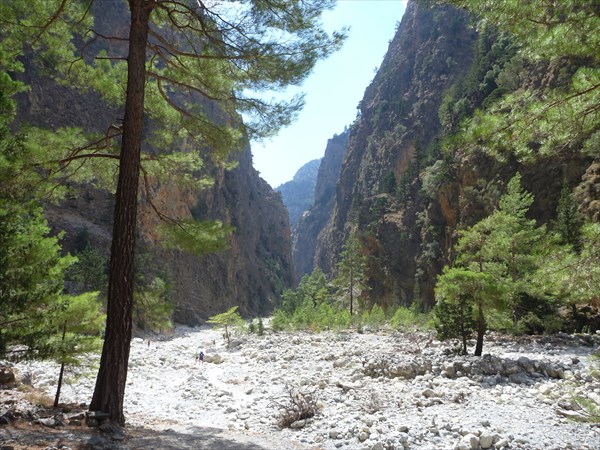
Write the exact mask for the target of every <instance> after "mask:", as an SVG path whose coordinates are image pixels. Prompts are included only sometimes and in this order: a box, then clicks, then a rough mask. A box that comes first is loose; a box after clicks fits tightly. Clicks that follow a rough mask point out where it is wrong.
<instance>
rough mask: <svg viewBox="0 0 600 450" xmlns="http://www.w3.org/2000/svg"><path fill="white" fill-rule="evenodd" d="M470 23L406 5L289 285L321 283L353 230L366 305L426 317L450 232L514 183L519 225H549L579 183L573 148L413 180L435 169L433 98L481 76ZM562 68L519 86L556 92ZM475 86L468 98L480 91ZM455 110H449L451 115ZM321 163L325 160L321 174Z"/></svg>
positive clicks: (580, 164) (463, 164)
mask: <svg viewBox="0 0 600 450" xmlns="http://www.w3.org/2000/svg"><path fill="white" fill-rule="evenodd" d="M473 23H474V22H473V21H472V19H471V18H470V17H469V15H468V14H467V13H466V12H465V11H462V10H457V9H454V8H451V7H449V6H444V7H439V6H434V7H426V6H423V5H422V4H419V3H417V2H409V3H408V6H407V9H406V12H405V14H404V16H403V18H402V21H401V23H400V25H399V27H398V30H397V32H396V35H395V36H394V38H393V39H392V40H391V41H390V45H389V48H388V51H387V54H386V55H385V57H384V60H383V62H382V63H381V66H380V68H379V70H378V72H377V74H376V75H375V77H374V79H373V81H372V82H371V84H370V85H369V86H368V87H367V89H366V91H365V94H364V97H363V99H362V101H361V102H360V103H359V115H358V117H357V119H356V121H355V122H354V123H353V124H352V125H351V126H350V129H349V136H348V143H347V148H346V149H345V151H344V153H343V158H342V159H341V161H340V163H341V166H340V167H339V168H338V169H337V171H338V173H339V176H338V178H337V180H336V181H335V188H333V187H332V186H333V185H334V182H332V181H331V180H329V181H328V183H327V186H328V189H332V193H331V197H330V198H329V199H328V200H327V201H326V202H323V204H324V205H327V206H326V207H319V208H320V209H316V210H315V209H314V208H317V207H318V206H317V205H318V202H319V201H318V193H317V194H316V195H315V207H314V208H313V209H311V211H310V213H309V215H308V216H307V217H306V218H305V219H304V220H302V221H301V222H300V224H299V227H298V232H297V235H298V239H297V241H296V242H295V247H294V259H295V263H296V271H297V276H300V275H301V274H304V273H309V272H310V271H312V269H313V268H314V267H317V266H318V267H320V268H321V269H322V270H323V271H324V272H325V273H326V274H328V275H329V277H330V278H331V277H333V276H335V272H336V263H337V261H338V255H339V254H340V252H341V249H342V245H343V243H344V241H345V239H346V238H347V237H348V235H349V233H350V231H351V230H356V231H358V235H359V237H360V240H361V244H362V248H363V251H364V253H365V255H366V256H367V260H368V274H367V275H368V283H369V286H370V290H369V292H368V296H369V297H370V301H371V302H372V303H378V304H380V305H382V306H391V305H406V306H409V305H411V304H412V303H413V302H414V301H417V302H418V303H419V304H420V305H421V306H424V307H426V308H427V307H431V306H433V304H434V303H435V299H434V287H435V282H436V279H437V276H438V275H439V274H440V272H441V270H442V268H443V266H444V265H445V264H447V263H448V262H450V261H452V258H453V246H454V244H455V243H456V240H457V236H458V234H457V230H458V229H460V228H465V227H469V226H471V225H473V224H474V223H476V222H477V221H479V220H481V219H482V218H483V217H485V215H487V214H490V213H491V212H492V211H493V208H494V207H495V206H496V205H497V201H498V199H499V198H500V195H501V194H502V193H503V189H504V186H505V185H506V183H507V181H508V180H509V179H510V178H511V177H512V176H513V175H514V174H515V173H516V172H519V173H521V175H522V184H523V187H524V188H525V189H526V190H528V191H529V192H531V193H532V194H533V195H534V197H535V201H534V203H533V205H532V207H531V209H530V217H531V218H533V219H536V220H537V221H538V223H540V224H542V223H549V222H550V221H551V220H553V218H554V217H555V212H556V207H557V203H558V199H559V193H560V189H561V186H562V183H563V181H564V180H566V181H567V182H568V183H569V185H570V186H577V185H578V184H579V183H581V177H582V175H583V174H584V173H585V171H586V168H588V166H590V163H591V161H590V159H589V158H588V159H586V158H585V157H582V156H581V152H579V151H578V150H577V149H576V148H573V149H569V151H564V152H562V153H560V154H559V155H557V156H553V157H552V158H545V159H543V158H540V159H538V160H537V161H536V162H535V164H529V165H527V164H523V163H519V162H518V161H516V160H515V159H514V158H513V159H511V158H507V160H506V161H503V162H502V163H500V162H499V161H497V160H495V159H493V158H491V157H489V156H485V155H484V154H483V153H482V152H473V153H470V152H467V151H462V150H459V151H458V152H457V153H456V154H453V155H452V157H451V159H452V161H451V162H450V163H447V162H446V163H445V164H446V165H445V166H444V167H445V168H446V169H447V170H446V172H444V173H443V174H441V175H440V174H439V173H438V175H437V178H436V179H435V180H434V182H433V183H432V179H433V178H435V177H430V178H429V179H427V180H425V179H424V177H425V176H426V174H427V173H432V171H431V170H429V172H426V171H425V168H431V167H432V166H434V165H435V164H436V163H441V162H442V161H441V160H442V159H443V154H442V150H441V145H440V142H441V141H442V139H443V138H444V131H445V130H444V129H442V123H441V120H440V106H441V105H442V103H443V101H444V96H445V95H449V92H452V91H451V89H454V90H458V91H459V92H463V91H464V90H465V88H464V86H465V85H466V84H467V83H469V82H471V83H475V82H474V81H473V78H476V77H481V78H482V80H483V79H485V76H487V73H486V71H487V70H488V69H487V67H486V66H485V65H484V63H482V60H485V58H487V57H488V54H487V53H485V55H484V57H483V58H482V56H481V49H480V48H479V49H478V45H480V43H481V42H482V40H481V39H479V38H480V36H479V34H478V30H477V28H476V27H475V26H473ZM486 39H487V38H486ZM492 43H493V41H492ZM494 45H495V44H494ZM490 48H493V45H492V44H490ZM478 51H479V52H480V53H479V54H478V53H477V52H478ZM489 51H490V52H491V50H489ZM478 58H479V59H478ZM476 63H477V64H478V65H477V64H476ZM482 67H486V69H485V70H483V71H482ZM574 67H575V68H576V66H573V65H572V64H571V65H570V64H569V62H565V61H559V62H552V63H547V62H546V63H544V62H536V63H535V64H531V67H529V66H527V67H524V68H523V73H522V74H521V78H522V80H521V83H522V85H523V86H524V87H526V86H547V85H552V84H553V83H558V82H559V81H560V77H558V76H556V74H557V73H561V71H563V72H569V71H572V70H574ZM479 72H482V73H479ZM476 79H477V81H476V83H477V86H479V85H480V83H481V82H482V80H479V79H478V78H476ZM465 92H467V91H465ZM468 92H470V91H468ZM477 92H479V91H477ZM465 95H467V94H465ZM469 95H470V94H469ZM481 97H482V98H479V97H477V98H473V99H471V101H472V104H473V105H474V106H473V108H479V107H482V104H483V103H484V100H486V98H485V95H481ZM451 98H452V97H451ZM458 98H460V96H459V97H458ZM488 99H489V97H488ZM455 103H456V102H455ZM455 103H453V104H452V105H451V106H452V107H453V108H455V107H458V106H456V105H455ZM467 117H468V113H467ZM326 160H327V156H326V157H325V158H324V160H323V163H322V165H323V164H324V163H325V161H326ZM440 166H442V164H440ZM433 173H436V172H435V171H433ZM594 173H595V172H594V170H593V169H592V167H591V166H590V169H589V170H588V174H587V175H586V177H585V178H584V183H582V185H581V186H580V188H579V189H578V195H579V196H580V197H581V199H582V203H583V204H584V208H586V210H585V211H584V212H588V210H589V208H588V207H587V206H586V205H593V204H594V202H593V201H592V200H593V199H594V198H595V197H594V194H593V192H594V189H593V186H594V180H595V179H596V178H594ZM586 180H587V181H586ZM590 180H591V181H590ZM590 186H591V187H590ZM327 202H328V203H327ZM596 203H597V202H596ZM588 215H589V216H590V217H592V216H593V212H588Z"/></svg>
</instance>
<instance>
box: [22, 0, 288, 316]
mask: <svg viewBox="0 0 600 450" xmlns="http://www.w3.org/2000/svg"><path fill="white" fill-rule="evenodd" d="M109 1H111V0H106V1H103V2H95V3H94V4H93V5H94V7H95V10H94V11H93V12H94V14H95V17H96V22H97V23H96V26H97V28H98V29H99V30H100V31H102V30H111V31H112V32H113V33H112V35H115V34H116V35H120V34H123V32H124V31H126V30H127V27H126V26H124V24H125V25H126V21H127V10H126V4H125V3H124V2H120V1H114V4H113V5H112V6H111V7H107V5H106V4H105V3H108V2H109ZM99 3H101V4H102V7H99V6H98V4H99ZM111 4H112V3H111ZM107 34H110V33H107ZM113 50H114V51H116V52H119V51H121V50H120V49H118V48H117V49H113ZM27 60H28V61H27V71H26V72H25V73H24V74H23V75H22V77H21V78H22V79H23V81H25V82H26V83H27V84H29V85H30V86H31V89H30V90H29V91H27V92H25V93H23V94H20V95H19V96H18V99H17V100H18V115H17V124H22V123H31V124H33V125H36V126H44V127H50V128H52V129H57V128H59V127H62V126H67V125H68V126H80V127H82V128H84V129H87V130H94V131H99V132H104V131H106V130H107V129H108V128H109V126H110V125H111V124H113V123H118V120H119V118H121V117H123V115H122V112H121V111H119V110H118V109H115V108H110V107H107V106H106V105H104V104H103V103H102V101H101V100H100V99H99V98H98V97H97V96H96V95H93V94H91V93H90V92H76V91H74V90H72V89H68V88H66V87H63V86H59V85H58V84H56V83H54V82H52V81H51V80H50V79H48V78H44V77H43V76H41V75H40V72H39V71H38V69H37V68H36V67H35V66H34V65H33V63H32V62H31V58H27ZM205 106H206V109H207V110H208V114H209V116H211V117H213V118H216V119H217V120H218V117H219V114H220V113H219V110H218V108H217V107H216V106H215V105H212V104H209V103H206V105H205ZM198 151H200V149H198ZM232 158H233V159H235V160H236V161H237V166H236V167H235V168H234V169H232V170H228V171H226V170H223V169H220V168H210V169H208V170H209V173H208V176H209V177H211V178H213V179H214V180H215V182H214V185H213V186H212V187H209V188H207V189H206V190H205V191H203V192H200V193H190V192H188V191H185V190H182V189H180V188H179V187H178V186H174V185H161V184H158V183H156V184H154V185H153V195H154V196H153V202H154V204H155V205H156V206H158V207H160V208H161V210H162V212H164V213H165V214H168V215H172V216H176V217H183V218H190V217H194V218H196V219H199V220H221V221H222V222H224V223H225V224H227V225H231V226H232V227H233V228H234V230H235V231H234V232H233V233H232V236H231V239H230V242H229V246H228V248H227V249H226V250H225V251H222V252H220V253H218V254H213V255H207V256H203V257H196V256H193V255H190V254H187V253H184V252H180V251H176V250H168V249H164V248H163V247H162V245H161V241H160V237H159V235H158V234H157V233H156V230H155V225H156V224H157V223H158V218H157V216H156V214H155V213H154V212H153V210H152V208H151V206H150V205H149V204H148V202H147V201H146V199H145V193H143V192H141V191H140V200H139V206H138V208H139V209H138V239H137V243H138V254H139V255H141V256H143V257H142V260H141V262H140V263H138V266H139V268H140V270H143V271H148V274H147V275H149V276H154V275H158V276H161V277H163V278H165V279H166V281H168V282H169V283H170V285H171V297H172V299H173V300H174V302H175V305H176V307H175V317H174V318H175V320H176V321H178V322H181V323H185V324H190V325H194V324H200V323H202V322H203V321H204V320H205V319H206V318H207V317H208V316H210V315H213V314H216V313H219V312H222V311H224V310H225V309H227V308H229V307H231V306H233V305H239V306H240V312H241V313H242V314H244V315H257V314H267V313H268V312H269V311H270V310H271V309H272V308H273V306H274V305H275V304H277V301H278V297H279V294H280V293H281V291H282V289H284V288H286V287H288V286H290V285H291V283H292V278H293V267H292V266H293V263H292V253H291V237H290V226H289V218H288V214H287V210H286V209H285V207H284V205H283V203H282V201H281V198H280V196H279V195H278V194H277V193H276V192H275V191H273V189H272V188H271V187H270V186H269V185H268V184H267V183H266V182H265V181H264V180H263V179H262V178H260V176H259V174H258V172H257V171H256V170H255V169H254V168H253V166H252V155H251V151H250V145H249V143H248V142H246V143H245V144H244V145H243V148H242V149H241V150H240V151H238V152H237V153H235V154H234V155H232ZM113 206H114V201H113V197H112V194H111V193H110V192H107V191H103V190H98V189H92V188H90V187H88V186H80V187H78V189H77V193H76V194H75V195H73V196H71V197H70V198H68V199H67V200H66V201H65V202H63V203H62V204H61V205H59V206H49V207H48V211H47V216H48V219H49V222H50V224H51V226H52V228H53V230H54V231H56V232H58V231H59V230H64V231H65V232H66V234H65V237H64V239H63V244H64V247H65V250H67V251H74V250H76V249H79V250H81V248H78V247H79V246H81V244H82V242H81V241H82V237H84V238H85V239H84V240H85V241H87V242H89V243H90V244H91V245H92V246H93V247H94V248H96V249H97V250H99V251H100V252H101V253H102V254H104V255H106V256H108V253H109V249H110V240H111V234H112V214H113Z"/></svg>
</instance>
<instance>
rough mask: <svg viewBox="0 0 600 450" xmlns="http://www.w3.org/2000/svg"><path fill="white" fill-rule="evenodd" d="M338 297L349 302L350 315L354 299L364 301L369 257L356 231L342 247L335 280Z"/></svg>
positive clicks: (346, 302) (345, 302)
mask: <svg viewBox="0 0 600 450" xmlns="http://www.w3.org/2000/svg"><path fill="white" fill-rule="evenodd" d="M333 283H334V285H335V287H336V289H337V293H338V297H339V299H340V301H341V302H342V303H343V304H348V305H349V308H350V315H351V316H352V313H353V310H354V300H355V299H356V300H358V301H359V302H361V301H362V302H363V304H361V305H360V306H361V307H364V297H365V295H364V294H365V292H366V291H368V289H369V286H368V285H367V258H366V257H365V255H364V254H363V249H362V246H361V243H360V241H359V239H358V236H357V235H356V233H355V232H352V233H350V236H349V237H348V239H346V242H345V243H344V245H343V247H342V252H341V253H340V260H339V262H338V265H337V276H336V277H335V279H334V280H333Z"/></svg>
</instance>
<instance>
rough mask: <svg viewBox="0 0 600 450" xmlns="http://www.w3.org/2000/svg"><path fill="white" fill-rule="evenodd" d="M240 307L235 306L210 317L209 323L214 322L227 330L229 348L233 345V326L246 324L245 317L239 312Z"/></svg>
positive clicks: (225, 335) (226, 338)
mask: <svg viewBox="0 0 600 450" xmlns="http://www.w3.org/2000/svg"><path fill="white" fill-rule="evenodd" d="M237 309H238V307H237V306H234V307H232V308H230V309H228V310H227V311H225V312H224V313H221V314H217V315H216V316H211V317H209V318H208V321H207V322H208V323H214V324H215V325H218V326H220V327H223V329H224V330H225V334H224V337H225V340H226V341H227V348H229V346H230V345H231V328H232V327H236V326H240V325H243V324H244V319H242V317H241V316H240V313H239V312H237Z"/></svg>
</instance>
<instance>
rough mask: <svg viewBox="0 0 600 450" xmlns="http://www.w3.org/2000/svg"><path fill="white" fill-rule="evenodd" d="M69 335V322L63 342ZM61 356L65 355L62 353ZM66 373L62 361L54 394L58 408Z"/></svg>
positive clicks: (64, 329)
mask: <svg viewBox="0 0 600 450" xmlns="http://www.w3.org/2000/svg"><path fill="white" fill-rule="evenodd" d="M66 335H67V324H66V323H65V324H64V325H63V333H62V340H61V342H63V343H64V342H65V336H66ZM61 356H64V355H62V354H61ZM64 373H65V363H64V361H61V363H60V373H59V374H58V383H57V385H56V395H55V396H54V407H55V408H58V403H59V402H60V391H61V389H62V382H63V375H64Z"/></svg>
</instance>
